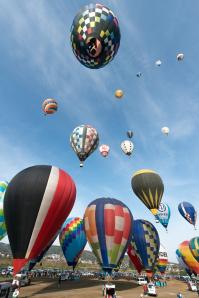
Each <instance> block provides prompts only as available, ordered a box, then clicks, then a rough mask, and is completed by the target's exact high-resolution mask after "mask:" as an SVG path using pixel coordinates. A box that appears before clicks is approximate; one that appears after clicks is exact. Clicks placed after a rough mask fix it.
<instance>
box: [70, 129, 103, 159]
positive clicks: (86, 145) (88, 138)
mask: <svg viewBox="0 0 199 298" xmlns="http://www.w3.org/2000/svg"><path fill="white" fill-rule="evenodd" d="M70 143H71V146H72V148H73V150H74V151H75V153H76V154H77V156H78V158H79V160H80V161H81V162H83V161H84V160H85V159H86V158H87V157H88V156H89V155H90V154H91V153H93V152H94V151H95V150H96V148H97V147H98V144H99V136H98V133H97V130H96V129H95V128H94V127H92V126H90V125H80V126H78V127H76V128H75V129H74V130H73V132H72V134H71V136H70Z"/></svg>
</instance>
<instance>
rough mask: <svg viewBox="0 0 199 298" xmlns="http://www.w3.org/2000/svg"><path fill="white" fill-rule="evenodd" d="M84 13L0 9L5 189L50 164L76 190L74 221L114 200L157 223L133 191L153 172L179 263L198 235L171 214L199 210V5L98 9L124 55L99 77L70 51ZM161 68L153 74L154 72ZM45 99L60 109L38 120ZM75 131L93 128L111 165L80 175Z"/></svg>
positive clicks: (13, 6)
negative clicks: (130, 134)
mask: <svg viewBox="0 0 199 298" xmlns="http://www.w3.org/2000/svg"><path fill="white" fill-rule="evenodd" d="M93 2H94V3H95V2H96V1H93ZM97 2H98V1H97ZM88 3H89V2H87V1H83V0H81V1H80V0H75V1H61V0H57V1H52V0H51V1H49V0H42V1H39V0H34V1H33V0H32V1H25V0H18V1H15V0H9V1H7V0H1V1H0V28H1V44H0V57H1V59H0V70H1V79H0V101H1V112H0V126H1V134H0V165H1V167H0V170H1V173H0V176H1V179H6V180H10V179H11V178H12V177H13V176H14V175H15V174H16V173H17V172H18V171H20V170H22V169H23V168H25V167H28V166H31V165H35V164H52V165H55V166H58V167H61V168H63V169H64V170H66V171H67V172H68V173H69V174H70V175H71V176H72V177H73V179H74V181H75V182H76V186H77V199H76V203H75V206H74V209H73V210H72V213H71V215H72V216H83V213H84V210H85V208H86V206H87V205H88V203H89V202H90V201H92V200H94V199H95V198H99V197H113V198H117V199H120V200H122V201H123V202H125V203H126V204H127V205H128V206H129V208H130V209H131V211H132V214H133V216H134V218H136V219H138V218H143V219H148V220H150V221H151V222H153V223H154V219H153V216H152V215H151V214H150V212H149V211H148V210H147V209H146V208H145V207H144V206H143V205H142V203H141V202H140V201H139V200H138V198H137V197H136V196H135V195H134V193H133V192H132V190H131V177H132V174H133V173H134V172H135V171H136V170H139V169H142V168H150V169H154V170H156V171H157V172H158V173H159V174H160V175H161V177H162V179H163V181H164V185H165V192H164V197H163V201H164V202H167V203H168V204H169V205H170V207H171V212H172V215H171V220H170V223H169V227H168V228H169V233H168V234H167V233H166V232H165V231H164V229H163V228H162V227H161V226H158V225H156V227H157V229H158V231H159V235H160V239H161V242H162V244H163V245H164V246H165V247H166V248H167V250H168V253H169V258H170V260H171V261H175V260H176V259H175V250H176V248H177V246H178V244H179V243H180V242H182V241H184V240H187V239H190V238H191V237H193V236H196V235H198V232H197V231H194V229H193V227H192V226H191V225H189V224H188V223H187V222H185V220H184V219H183V218H181V216H180V214H179V213H178V210H177V206H178V203H179V202H181V201H183V200H186V201H190V202H192V203H193V204H194V205H195V207H196V209H198V207H199V203H198V202H199V201H198V183H199V174H198V168H199V159H198V152H199V138H198V127H199V104H198V103H199V99H198V94H199V83H198V77H199V69H198V65H199V55H198V52H199V39H198V34H196V31H197V26H198V17H199V3H198V1H196V0H192V1H191V5H190V2H189V1H187V2H185V1H183V0H175V1H173V0H167V1H159V0H153V1H148V0H133V1H127V0H109V1H107V0H104V1H103V2H101V3H102V4H104V5H107V6H108V7H109V8H111V9H112V10H113V12H114V13H115V14H116V15H117V17H118V20H119V24H120V29H121V45H120V48H119V51H118V54H117V56H116V57H115V59H114V60H113V61H112V62H111V63H110V64H109V65H108V66H106V67H105V68H103V69H99V70H90V69H87V68H85V67H83V66H82V65H81V64H80V63H79V62H78V61H77V60H76V58H75V57H74V55H73V53H72V50H71V46H70V27H71V24H72V21H73V18H74V16H75V14H76V13H77V12H78V10H79V8H81V7H82V6H84V5H86V4H88ZM179 52H183V53H184V54H185V59H184V61H183V62H182V63H179V62H177V60H176V54H177V53H179ZM158 59H160V60H162V65H161V67H159V68H158V67H155V65H154V63H155V61H156V60H158ZM139 71H141V72H142V73H143V75H142V77H141V78H140V79H138V78H137V77H136V73H137V72H139ZM117 88H121V89H123V90H124V92H125V96H124V98H123V99H122V100H121V101H118V100H116V99H115V98H114V91H115V89H117ZM47 97H52V98H56V99H57V100H58V102H59V111H58V113H57V114H56V115H53V116H52V117H51V116H50V117H44V116H43V114H42V111H41V104H42V101H43V100H44V99H45V98H47ZM80 124H91V125H92V126H94V127H95V128H96V129H97V130H98V132H99V135H100V143H106V144H109V145H110V148H111V151H110V156H109V157H108V158H107V159H103V158H102V157H101V156H100V154H99V152H98V151H96V152H95V153H94V154H93V155H92V156H91V157H90V158H89V159H88V160H87V161H86V162H85V166H84V168H83V169H80V168H79V161H78V159H77V157H76V156H75V154H74V152H73V151H72V149H71V148H70V144H69V136H70V133H71V132H72V130H73V129H74V128H75V127H76V126H78V125H80ZM162 126H168V127H169V128H170V131H171V132H170V135H169V137H165V136H163V135H162V134H161V127H162ZM128 129H132V130H133V131H134V134H135V136H134V140H133V141H134V145H135V150H134V153H133V156H132V157H131V158H128V157H127V156H125V155H124V154H123V153H122V152H121V149H120V143H121V141H123V140H124V139H126V131H127V130H128Z"/></svg>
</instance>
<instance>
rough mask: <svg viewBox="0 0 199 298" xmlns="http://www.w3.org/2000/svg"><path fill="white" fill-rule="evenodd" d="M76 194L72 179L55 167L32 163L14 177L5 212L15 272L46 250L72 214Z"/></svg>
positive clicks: (8, 192)
mask: <svg viewBox="0 0 199 298" xmlns="http://www.w3.org/2000/svg"><path fill="white" fill-rule="evenodd" d="M75 197H76V187H75V184H74V182H73V180H72V178H71V177H70V176H69V175H68V174H67V173H66V172H64V171H63V170H61V169H59V168H56V167H54V166H47V165H39V166H33V167H30V168H27V169H25V170H23V171H21V172H19V173H18V174H17V175H16V176H15V177H14V178H13V179H12V180H11V182H10V183H9V185H8V187H7V191H6V194H5V199H4V213H5V222H6V227H7V233H8V238H9V242H10V246H11V250H12V254H13V259H14V261H13V265H14V274H16V273H17V272H18V271H20V269H21V268H22V267H23V266H24V265H25V264H26V263H27V262H28V261H29V260H31V259H34V258H36V257H37V256H38V255H39V254H40V253H41V252H42V250H44V249H45V247H46V246H47V245H48V243H49V242H50V241H51V239H52V238H53V237H54V236H55V234H56V233H57V232H58V230H59V229H60V228H61V226H62V224H63V222H64V220H65V219H66V217H67V216H68V214H69V213H70V211H71V209H72V207H73V205H74V202H75Z"/></svg>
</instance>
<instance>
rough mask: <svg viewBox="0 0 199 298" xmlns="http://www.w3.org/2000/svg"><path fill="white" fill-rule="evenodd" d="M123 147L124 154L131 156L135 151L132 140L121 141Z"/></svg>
mask: <svg viewBox="0 0 199 298" xmlns="http://www.w3.org/2000/svg"><path fill="white" fill-rule="evenodd" d="M121 149H122V151H123V152H124V154H126V155H128V156H130V155H131V154H132V153H133V149H134V145H133V143H132V142H131V141H129V140H125V141H123V142H122V143H121Z"/></svg>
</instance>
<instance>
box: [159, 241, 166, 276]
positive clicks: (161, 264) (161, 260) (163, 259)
mask: <svg viewBox="0 0 199 298" xmlns="http://www.w3.org/2000/svg"><path fill="white" fill-rule="evenodd" d="M167 265H168V255H167V251H166V249H165V247H164V246H163V245H162V244H160V250H159V254H158V263H157V268H158V270H159V271H160V273H161V274H164V273H165V271H166V268H167Z"/></svg>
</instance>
